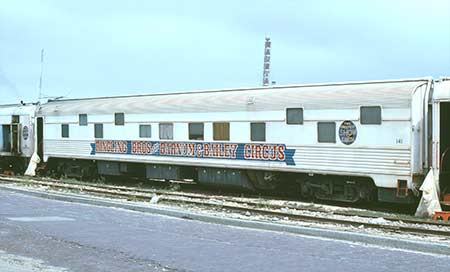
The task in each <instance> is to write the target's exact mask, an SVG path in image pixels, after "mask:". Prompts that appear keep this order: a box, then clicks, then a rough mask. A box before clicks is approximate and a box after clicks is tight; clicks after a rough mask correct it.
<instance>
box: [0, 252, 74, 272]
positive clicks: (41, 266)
mask: <svg viewBox="0 0 450 272" xmlns="http://www.w3.org/2000/svg"><path fill="white" fill-rule="evenodd" d="M0 271H2V272H67V271H68V270H67V269H65V268H59V267H55V266H51V265H46V264H45V263H44V262H43V261H42V260H37V259H33V258H27V257H22V256H18V255H14V254H8V253H6V252H4V251H2V250H0Z"/></svg>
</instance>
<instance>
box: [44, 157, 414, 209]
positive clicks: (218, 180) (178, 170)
mask: <svg viewBox="0 0 450 272" xmlns="http://www.w3.org/2000/svg"><path fill="white" fill-rule="evenodd" d="M48 172H49V173H48V174H51V175H53V176H57V177H61V176H65V177H71V178H77V179H81V180H95V179H97V178H99V177H129V178H137V179H140V180H164V181H172V180H174V181H181V180H190V181H194V182H195V183H197V184H199V185H205V186H213V187H218V188H221V187H222V188H225V187H228V188H234V189H240V190H246V191H264V192H270V191H272V192H273V191H276V190H285V191H288V190H291V192H292V189H294V190H295V191H297V192H298V196H299V197H300V198H302V199H308V200H314V199H317V200H329V201H340V202H348V203H356V202H373V201H377V200H379V201H383V202H395V203H413V202H415V201H416V198H415V197H414V196H412V195H405V197H399V196H398V195H396V189H395V188H394V189H389V188H377V187H376V186H375V184H374V182H373V180H372V179H370V178H368V177H354V176H337V175H313V174H309V175H308V174H300V173H284V172H273V171H258V170H246V169H227V168H211V167H197V166H179V165H168V164H144V163H131V162H116V161H94V160H76V159H50V160H49V163H48Z"/></svg>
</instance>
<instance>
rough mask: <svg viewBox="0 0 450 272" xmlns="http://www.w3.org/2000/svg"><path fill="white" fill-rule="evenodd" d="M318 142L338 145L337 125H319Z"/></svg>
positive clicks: (329, 123)
mask: <svg viewBox="0 0 450 272" xmlns="http://www.w3.org/2000/svg"><path fill="white" fill-rule="evenodd" d="M317 141H318V142H319V143H336V123H335V122H319V123H317Z"/></svg>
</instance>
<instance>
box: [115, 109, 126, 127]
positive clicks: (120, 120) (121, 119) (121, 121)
mask: <svg viewBox="0 0 450 272" xmlns="http://www.w3.org/2000/svg"><path fill="white" fill-rule="evenodd" d="M114 124H116V126H123V125H125V114H124V113H123V112H116V113H114Z"/></svg>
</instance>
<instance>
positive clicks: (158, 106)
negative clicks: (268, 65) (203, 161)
mask: <svg viewBox="0 0 450 272" xmlns="http://www.w3.org/2000/svg"><path fill="white" fill-rule="evenodd" d="M430 82H431V78H416V79H401V80H385V81H364V82H343V83H328V84H309V85H287V86H270V87H257V88H240V89H226V90H208V91H190V92H174V93H157V94H147V95H132V96H116V97H97V98H81V99H62V100H53V101H49V102H48V103H46V104H44V105H42V106H41V109H40V111H39V114H40V115H50V116H52V115H53V116H56V115H70V114H78V113H89V114H109V113H111V112H114V111H115V112H125V113H170V112H177V113H183V112H234V111H271V110H284V109H285V108H286V107H289V106H295V107H303V108H304V109H336V108H339V109H346V108H355V107H356V108H357V107H359V106H361V105H380V106H382V107H383V108H408V107H410V106H411V100H412V95H413V93H414V91H415V90H416V89H417V88H418V87H420V86H424V85H425V84H427V83H428V84H429V83H430Z"/></svg>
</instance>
